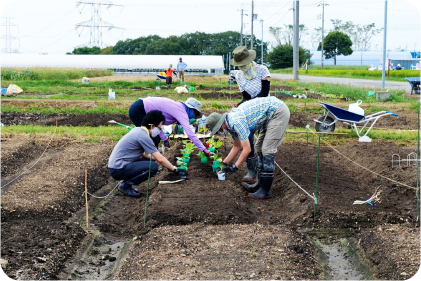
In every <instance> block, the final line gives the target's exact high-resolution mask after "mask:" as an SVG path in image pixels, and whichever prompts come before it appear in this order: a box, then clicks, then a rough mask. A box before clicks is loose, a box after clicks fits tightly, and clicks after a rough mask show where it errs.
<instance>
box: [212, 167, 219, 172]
mask: <svg viewBox="0 0 421 281" xmlns="http://www.w3.org/2000/svg"><path fill="white" fill-rule="evenodd" d="M218 169H219V165H218V166H215V165H213V166H212V171H213V172H214V173H216V172H218Z"/></svg>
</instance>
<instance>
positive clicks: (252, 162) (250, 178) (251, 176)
mask: <svg viewBox="0 0 421 281" xmlns="http://www.w3.org/2000/svg"><path fill="white" fill-rule="evenodd" d="M254 133H255V130H251V131H250V135H249V142H250V148H251V151H250V153H249V155H248V156H247V159H246V163H247V174H246V175H245V176H244V178H243V182H254V181H255V179H256V173H255V170H256V157H254Z"/></svg>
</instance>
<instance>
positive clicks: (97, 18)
mask: <svg viewBox="0 0 421 281" xmlns="http://www.w3.org/2000/svg"><path fill="white" fill-rule="evenodd" d="M85 5H91V19H90V20H87V21H84V22H81V23H78V24H76V31H77V33H78V34H79V36H80V34H81V33H82V32H83V29H84V28H85V27H89V29H90V40H89V43H86V44H82V45H79V46H77V47H75V48H80V47H85V46H86V47H94V46H96V47H99V48H104V47H107V44H105V43H104V42H103V41H102V28H104V27H105V28H108V30H110V29H113V28H118V29H123V28H120V27H115V26H114V25H113V24H111V23H109V22H106V21H103V20H102V17H101V8H102V6H107V9H109V8H111V7H113V6H122V5H115V4H113V3H112V2H111V1H108V0H91V1H89V0H86V1H85V2H82V1H78V2H76V7H77V8H78V9H79V12H82V10H83V9H84V8H85ZM80 7H81V9H80ZM80 28H81V30H80ZM79 30H80V32H79Z"/></svg>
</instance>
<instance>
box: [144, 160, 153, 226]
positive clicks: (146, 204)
mask: <svg viewBox="0 0 421 281" xmlns="http://www.w3.org/2000/svg"><path fill="white" fill-rule="evenodd" d="M151 165H152V153H151V154H150V160H149V176H148V188H147V189H146V201H145V215H144V218H143V227H145V225H146V209H147V208H148V196H149V182H150V180H151Z"/></svg>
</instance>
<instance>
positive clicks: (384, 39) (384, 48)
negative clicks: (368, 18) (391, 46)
mask: <svg viewBox="0 0 421 281" xmlns="http://www.w3.org/2000/svg"><path fill="white" fill-rule="evenodd" d="M383 34H384V36H383V65H382V89H384V88H385V81H384V79H385V69H386V34H387V0H386V1H384V31H383Z"/></svg>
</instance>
